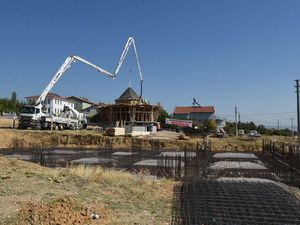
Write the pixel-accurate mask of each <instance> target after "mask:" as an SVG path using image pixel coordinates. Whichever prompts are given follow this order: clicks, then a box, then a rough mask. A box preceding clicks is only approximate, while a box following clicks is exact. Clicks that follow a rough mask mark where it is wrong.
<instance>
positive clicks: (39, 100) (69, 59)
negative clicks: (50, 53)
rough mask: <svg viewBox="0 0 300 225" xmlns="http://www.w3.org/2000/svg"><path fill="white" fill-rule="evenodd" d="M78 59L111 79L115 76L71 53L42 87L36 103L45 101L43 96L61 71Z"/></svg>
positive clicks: (61, 73) (54, 82)
mask: <svg viewBox="0 0 300 225" xmlns="http://www.w3.org/2000/svg"><path fill="white" fill-rule="evenodd" d="M76 61H79V62H82V63H84V64H86V65H88V66H91V67H93V68H94V69H96V70H97V71H98V72H99V73H102V74H104V75H106V76H108V77H110V78H112V79H114V78H115V76H114V75H113V74H111V73H110V72H107V71H106V70H104V69H102V68H100V67H99V66H96V65H95V64H93V63H91V62H89V61H87V60H85V59H83V58H81V57H79V56H77V55H71V56H69V57H68V58H66V60H65V61H64V63H63V64H62V65H61V67H60V68H59V70H58V71H57V72H56V73H55V75H54V76H53V78H52V80H51V81H50V83H49V84H48V85H47V87H46V88H45V89H44V91H43V92H42V94H41V95H40V97H39V98H38V99H37V100H36V105H39V104H42V102H43V101H45V98H46V96H47V94H48V93H49V92H50V91H51V89H52V88H53V87H54V85H55V84H56V83H57V81H58V80H59V78H60V77H61V76H62V75H63V73H64V72H65V71H66V70H67V69H68V68H70V66H71V65H72V63H74V62H76Z"/></svg>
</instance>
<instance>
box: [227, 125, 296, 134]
mask: <svg viewBox="0 0 300 225" xmlns="http://www.w3.org/2000/svg"><path fill="white" fill-rule="evenodd" d="M237 125H238V130H244V131H245V133H249V132H250V131H251V130H256V131H257V132H258V133H260V134H264V135H281V136H291V135H292V130H290V129H287V128H285V129H274V128H266V127H265V126H264V125H262V124H259V125H256V124H255V123H253V122H238V124H237ZM225 131H226V132H227V133H229V134H235V123H234V122H226V127H225Z"/></svg>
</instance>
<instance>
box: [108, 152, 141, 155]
mask: <svg viewBox="0 0 300 225" xmlns="http://www.w3.org/2000/svg"><path fill="white" fill-rule="evenodd" d="M138 154H139V153H138V152H114V153H113V154H112V155H116V156H130V155H138Z"/></svg>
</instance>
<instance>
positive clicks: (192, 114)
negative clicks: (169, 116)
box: [173, 106, 215, 122]
mask: <svg viewBox="0 0 300 225" xmlns="http://www.w3.org/2000/svg"><path fill="white" fill-rule="evenodd" d="M173 116H174V118H177V119H186V120H194V121H199V122H201V121H205V120H208V119H213V118H215V108H214V107H213V106H176V107H175V108H174V111H173Z"/></svg>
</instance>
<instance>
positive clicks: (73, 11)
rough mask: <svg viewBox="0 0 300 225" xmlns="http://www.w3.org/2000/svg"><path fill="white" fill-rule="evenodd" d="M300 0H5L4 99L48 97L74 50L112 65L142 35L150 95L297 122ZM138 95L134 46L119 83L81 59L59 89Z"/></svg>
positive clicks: (0, 27)
mask: <svg viewBox="0 0 300 225" xmlns="http://www.w3.org/2000/svg"><path fill="white" fill-rule="evenodd" d="M299 12H300V1H292V0H282V1H276V0H269V1H267V0H257V1H255V0H248V1H247V0H235V1H233V0H219V1H216V0H208V1H200V0H195V1H183V0H182V1H179V0H176V1H175V0H172V1H171V0H169V1H167V0H165V1H159V0H152V1H146V0H130V1H129V0H128V1H122V0H119V1H116V0H102V1H96V0H94V1H92V0H89V1H76V0H73V1H67V0H61V1H59V0H56V1H38V0H35V1H33V0H27V1H21V0H19V1H16V0H2V1H0V59H1V61H0V78H1V79H0V97H9V96H10V95H11V92H12V91H13V90H15V91H16V92H17V94H18V97H19V98H24V97H25V96H29V95H35V94H40V93H41V92H42V90H43V89H44V87H45V86H46V85H47V83H48V82H49V81H50V79H51V78H52V76H53V74H54V73H55V72H56V70H57V69H58V68H59V66H60V65H61V64H62V63H63V61H64V59H65V58H66V57H67V56H68V55H70V54H74V53H75V54H78V55H79V56H81V57H83V58H85V59H87V60H90V61H91V62H93V63H95V64H97V65H99V66H100V67H102V68H104V69H106V70H109V71H114V69H115V65H116V63H117V60H118V58H119V56H120V53H121V50H122V48H123V45H124V44H125V42H126V40H127V38H128V37H129V36H131V35H132V36H134V38H135V41H136V45H137V48H138V52H139V56H140V61H141V67H142V72H143V76H144V91H143V92H144V97H145V98H146V99H148V100H150V102H151V103H154V104H155V103H157V102H160V103H161V104H162V105H163V106H164V107H165V108H166V110H167V111H168V112H172V110H173V108H174V106H184V105H191V104H192V99H193V98H196V99H197V100H198V102H199V103H200V104H202V105H213V106H215V109H216V114H217V115H219V116H221V117H225V118H227V119H229V120H232V119H233V118H234V107H235V106H237V107H238V111H240V114H241V120H242V121H255V122H257V123H263V124H265V125H277V120H280V125H281V126H283V125H290V119H289V118H296V106H295V105H296V104H295V103H296V96H295V93H294V87H293V86H294V80H295V79H297V78H299V79H300V13H299ZM129 80H131V83H132V87H133V88H134V89H135V90H136V91H137V92H139V78H138V74H137V70H136V64H135V61H134V55H133V51H132V49H131V51H130V52H129V53H128V57H127V59H126V61H125V63H124V66H123V67H122V68H121V71H120V73H119V75H118V78H117V79H116V80H110V79H109V78H107V77H105V76H102V75H99V74H98V73H96V72H95V71H94V70H92V69H91V68H89V67H87V66H85V65H83V64H80V63H76V64H75V65H73V66H72V67H71V68H70V69H69V70H68V71H67V72H66V73H65V74H64V76H63V77H62V78H61V80H59V82H58V84H57V85H56V86H55V87H54V89H53V92H56V93H58V94H60V95H62V96H70V95H76V96H83V97H87V98H89V99H90V100H92V101H95V102H98V101H104V102H107V103H109V102H113V101H114V100H115V99H116V98H117V97H119V95H121V93H122V92H123V91H124V90H125V89H126V88H127V87H128V82H129Z"/></svg>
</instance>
